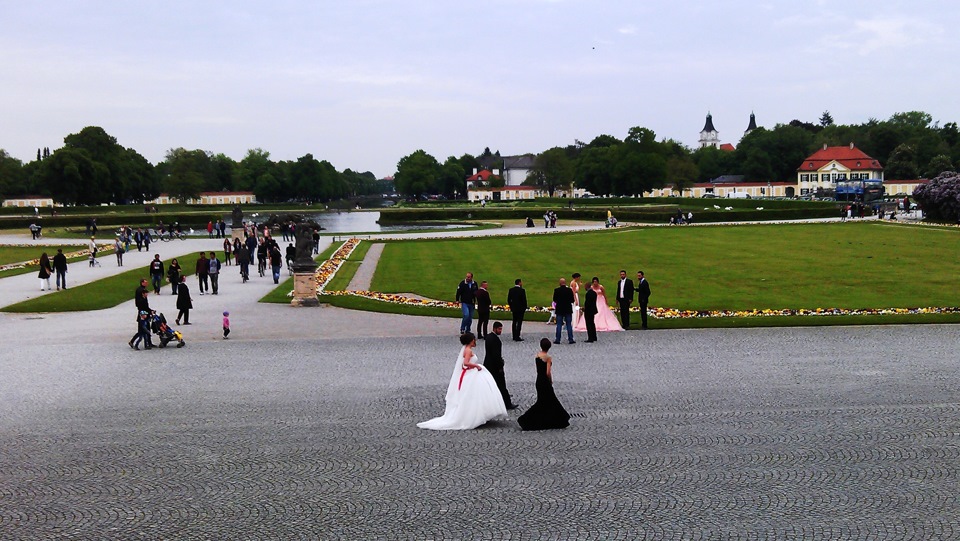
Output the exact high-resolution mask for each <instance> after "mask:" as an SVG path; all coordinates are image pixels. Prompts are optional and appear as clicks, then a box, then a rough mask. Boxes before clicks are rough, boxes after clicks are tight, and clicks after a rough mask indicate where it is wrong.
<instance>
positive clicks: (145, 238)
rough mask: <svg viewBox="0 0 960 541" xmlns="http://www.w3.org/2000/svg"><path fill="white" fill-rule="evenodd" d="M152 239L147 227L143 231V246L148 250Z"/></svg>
mask: <svg viewBox="0 0 960 541" xmlns="http://www.w3.org/2000/svg"><path fill="white" fill-rule="evenodd" d="M152 241H153V237H152V236H151V235H150V230H149V229H147V230H146V231H144V232H143V247H144V249H145V250H146V251H148V252H149V251H150V242H152Z"/></svg>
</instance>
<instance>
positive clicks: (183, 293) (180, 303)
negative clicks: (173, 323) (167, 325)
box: [177, 276, 193, 325]
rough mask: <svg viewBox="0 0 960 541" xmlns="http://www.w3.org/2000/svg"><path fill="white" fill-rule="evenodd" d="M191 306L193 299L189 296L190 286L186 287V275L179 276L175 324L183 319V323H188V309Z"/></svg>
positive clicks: (178, 323)
mask: <svg viewBox="0 0 960 541" xmlns="http://www.w3.org/2000/svg"><path fill="white" fill-rule="evenodd" d="M191 308H193V299H192V298H191V297H190V288H189V287H187V277H186V276H181V277H180V285H179V286H177V310H180V312H179V313H178V314H177V325H180V321H181V320H183V324H184V325H189V324H190V309H191Z"/></svg>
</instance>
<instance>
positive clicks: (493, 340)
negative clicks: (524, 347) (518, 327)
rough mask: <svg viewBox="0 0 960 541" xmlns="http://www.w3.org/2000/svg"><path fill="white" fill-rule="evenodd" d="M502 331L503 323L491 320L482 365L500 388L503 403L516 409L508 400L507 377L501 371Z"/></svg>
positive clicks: (511, 408)
mask: <svg viewBox="0 0 960 541" xmlns="http://www.w3.org/2000/svg"><path fill="white" fill-rule="evenodd" d="M501 332H503V323H500V322H499V321H494V322H493V334H488V335H487V344H486V346H485V347H484V354H483V366H484V367H485V368H486V369H487V370H489V371H490V375H491V376H493V381H496V382H497V388H498V389H500V395H501V396H503V405H504V406H506V407H507V409H508V410H514V409H517V405H516V404H514V403H513V401H512V400H510V393H509V392H507V379H506V377H505V376H504V373H503V364H504V363H503V342H501V341H500V333H501Z"/></svg>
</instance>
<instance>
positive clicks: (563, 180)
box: [527, 147, 575, 197]
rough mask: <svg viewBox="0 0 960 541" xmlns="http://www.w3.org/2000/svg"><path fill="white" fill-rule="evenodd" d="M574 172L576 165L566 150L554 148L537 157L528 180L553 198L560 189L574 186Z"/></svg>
mask: <svg viewBox="0 0 960 541" xmlns="http://www.w3.org/2000/svg"><path fill="white" fill-rule="evenodd" d="M574 172H575V168H574V163H573V162H572V161H571V160H570V158H569V157H568V156H567V152H566V150H565V149H563V148H561V147H553V148H551V149H550V150H546V151H544V152H542V153H541V154H540V155H539V156H537V159H536V160H534V165H533V169H531V171H530V173H528V176H527V178H528V179H531V180H532V181H534V182H536V183H538V185H539V186H540V187H542V188H544V189H545V190H547V192H548V193H549V194H550V196H551V197H552V196H553V192H554V191H556V190H557V189H558V188H562V189H569V188H570V187H571V186H572V185H573V179H574Z"/></svg>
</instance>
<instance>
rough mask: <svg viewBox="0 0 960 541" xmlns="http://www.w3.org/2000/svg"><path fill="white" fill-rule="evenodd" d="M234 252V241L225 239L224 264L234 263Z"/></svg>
mask: <svg viewBox="0 0 960 541" xmlns="http://www.w3.org/2000/svg"><path fill="white" fill-rule="evenodd" d="M232 252H233V243H232V242H230V239H223V264H224V265H232V263H231V262H230V255H231V253H232Z"/></svg>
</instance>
